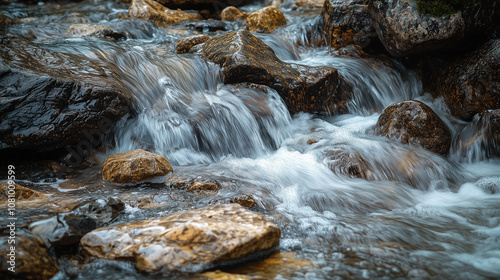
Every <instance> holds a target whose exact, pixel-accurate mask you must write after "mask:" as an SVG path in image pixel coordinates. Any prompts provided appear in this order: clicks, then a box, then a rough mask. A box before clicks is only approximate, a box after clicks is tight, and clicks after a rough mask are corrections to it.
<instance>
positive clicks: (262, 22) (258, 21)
mask: <svg viewBox="0 0 500 280" xmlns="http://www.w3.org/2000/svg"><path fill="white" fill-rule="evenodd" d="M245 24H246V25H247V28H248V30H250V31H251V32H266V33H269V32H273V31H274V30H275V29H276V28H278V27H280V26H285V25H286V18H285V15H283V12H282V11H281V10H280V9H278V8H277V7H275V6H269V7H265V8H262V9H260V10H258V11H255V12H253V13H251V14H249V15H248V16H247V18H246V19H245Z"/></svg>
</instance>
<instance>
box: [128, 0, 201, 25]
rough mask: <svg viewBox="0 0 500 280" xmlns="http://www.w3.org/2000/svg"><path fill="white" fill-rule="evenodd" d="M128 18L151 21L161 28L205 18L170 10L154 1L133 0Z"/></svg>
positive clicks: (195, 14)
mask: <svg viewBox="0 0 500 280" xmlns="http://www.w3.org/2000/svg"><path fill="white" fill-rule="evenodd" d="M128 16H129V17H133V18H140V19H143V20H150V21H152V22H154V23H155V24H156V25H158V26H159V27H166V26H168V25H171V24H174V23H178V22H181V21H186V20H202V19H203V17H202V16H201V15H199V14H197V13H187V12H183V11H181V10H170V9H169V8H167V7H165V6H163V5H162V4H160V3H158V2H155V1H153V0H133V1H132V3H130V7H129V8H128Z"/></svg>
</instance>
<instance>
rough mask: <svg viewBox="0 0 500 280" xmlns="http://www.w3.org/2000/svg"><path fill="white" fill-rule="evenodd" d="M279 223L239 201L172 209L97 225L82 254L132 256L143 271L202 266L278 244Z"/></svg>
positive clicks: (188, 269)
mask: <svg viewBox="0 0 500 280" xmlns="http://www.w3.org/2000/svg"><path fill="white" fill-rule="evenodd" d="M279 238H280V230H279V228H278V227H277V226H276V225H274V224H272V223H271V222H269V221H267V220H266V219H265V218H264V217H263V216H262V215H260V214H257V213H255V212H251V211H248V210H246V209H245V208H243V207H241V206H240V205H238V204H222V205H215V206H208V207H204V208H199V209H195V210H189V211H184V212H178V213H174V214H171V215H168V216H165V217H161V218H156V219H153V220H146V221H138V222H133V223H126V224H120V225H114V226H111V227H105V228H99V229H97V230H94V231H92V232H90V233H88V234H87V235H85V236H84V237H83V238H82V240H81V243H80V244H81V248H82V250H83V252H84V254H85V255H87V256H89V257H97V258H102V259H111V260H113V259H124V260H126V259H129V260H134V261H135V264H136V267H137V269H139V270H141V271H146V272H157V271H162V272H167V271H185V272H196V271H202V270H205V269H207V268H209V267H213V266H215V265H218V264H219V263H221V262H227V261H236V260H238V259H241V258H243V257H248V256H251V255H253V254H255V253H259V252H262V251H266V250H270V249H273V248H275V247H276V246H277V245H278V244H279Z"/></svg>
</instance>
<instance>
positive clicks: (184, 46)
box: [175, 35, 210, 53]
mask: <svg viewBox="0 0 500 280" xmlns="http://www.w3.org/2000/svg"><path fill="white" fill-rule="evenodd" d="M208 39H210V37H208V35H195V36H191V37H187V38H184V39H182V40H180V41H179V43H178V44H177V47H176V48H175V50H176V52H177V53H188V52H189V51H190V50H191V48H192V47H194V46H195V45H198V44H201V43H204V42H205V41H206V40H208Z"/></svg>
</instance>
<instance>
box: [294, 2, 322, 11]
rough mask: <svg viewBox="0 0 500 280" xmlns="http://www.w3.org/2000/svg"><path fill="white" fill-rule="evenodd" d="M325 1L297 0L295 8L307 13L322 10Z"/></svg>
mask: <svg viewBox="0 0 500 280" xmlns="http://www.w3.org/2000/svg"><path fill="white" fill-rule="evenodd" d="M324 2H325V0H297V1H296V2H295V5H294V8H295V9H297V8H299V9H302V10H306V11H311V10H320V9H321V8H322V7H323V5H324Z"/></svg>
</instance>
